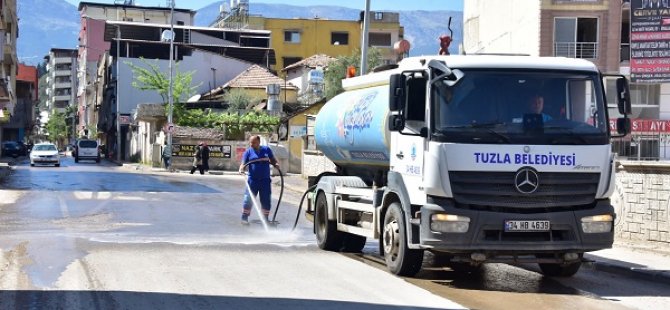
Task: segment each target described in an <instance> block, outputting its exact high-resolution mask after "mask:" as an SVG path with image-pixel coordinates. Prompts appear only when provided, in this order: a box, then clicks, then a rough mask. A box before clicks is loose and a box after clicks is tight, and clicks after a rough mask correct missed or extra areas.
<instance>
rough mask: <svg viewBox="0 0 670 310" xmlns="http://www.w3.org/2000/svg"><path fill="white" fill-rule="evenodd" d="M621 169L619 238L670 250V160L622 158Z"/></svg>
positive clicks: (617, 195)
mask: <svg viewBox="0 0 670 310" xmlns="http://www.w3.org/2000/svg"><path fill="white" fill-rule="evenodd" d="M617 170H618V171H617V181H616V183H617V186H616V190H615V192H614V195H613V196H612V204H613V205H614V207H615V210H616V213H617V219H616V221H615V233H616V237H615V240H616V241H617V242H624V243H632V244H635V246H638V247H649V248H662V249H665V250H670V186H668V184H670V163H667V164H659V163H648V162H622V163H620V165H619V168H618V169H617Z"/></svg>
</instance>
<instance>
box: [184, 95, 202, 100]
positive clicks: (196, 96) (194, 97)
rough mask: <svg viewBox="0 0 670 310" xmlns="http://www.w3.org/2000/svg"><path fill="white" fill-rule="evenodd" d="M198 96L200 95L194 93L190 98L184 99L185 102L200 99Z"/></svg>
mask: <svg viewBox="0 0 670 310" xmlns="http://www.w3.org/2000/svg"><path fill="white" fill-rule="evenodd" d="M200 97H201V96H200V95H195V96H193V97H191V98H188V100H186V102H198V100H200Z"/></svg>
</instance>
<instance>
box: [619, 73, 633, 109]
mask: <svg viewBox="0 0 670 310" xmlns="http://www.w3.org/2000/svg"><path fill="white" fill-rule="evenodd" d="M616 91H617V107H618V108H619V114H622V115H630V114H631V113H632V108H631V103H630V89H629V88H628V81H627V80H626V78H625V77H620V78H618V79H617V80H616Z"/></svg>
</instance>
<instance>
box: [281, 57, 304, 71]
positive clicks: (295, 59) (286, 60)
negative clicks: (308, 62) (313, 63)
mask: <svg viewBox="0 0 670 310" xmlns="http://www.w3.org/2000/svg"><path fill="white" fill-rule="evenodd" d="M283 60H284V68H286V67H288V66H290V65H292V64H294V63H296V62H298V61H301V60H302V58H300V57H283Z"/></svg>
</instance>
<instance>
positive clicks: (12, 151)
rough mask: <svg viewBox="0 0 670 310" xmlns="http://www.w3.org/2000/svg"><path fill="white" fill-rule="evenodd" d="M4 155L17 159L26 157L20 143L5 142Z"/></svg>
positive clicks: (3, 146) (3, 144)
mask: <svg viewBox="0 0 670 310" xmlns="http://www.w3.org/2000/svg"><path fill="white" fill-rule="evenodd" d="M2 155H3V156H11V157H14V158H17V157H19V156H21V155H25V150H24V149H23V148H22V146H21V144H19V143H18V142H15V141H4V142H2Z"/></svg>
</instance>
